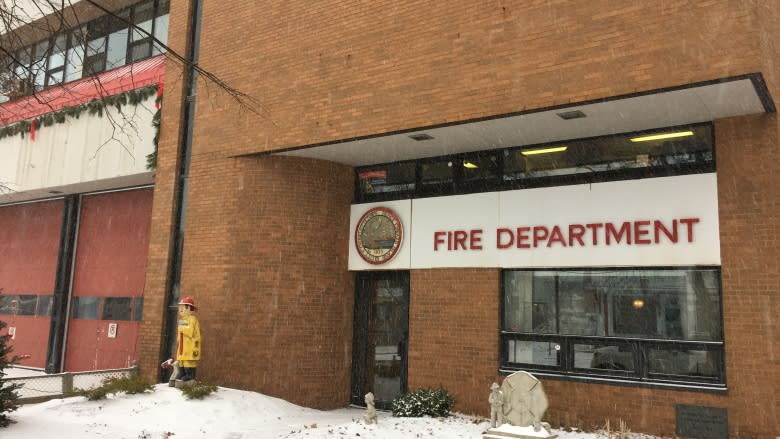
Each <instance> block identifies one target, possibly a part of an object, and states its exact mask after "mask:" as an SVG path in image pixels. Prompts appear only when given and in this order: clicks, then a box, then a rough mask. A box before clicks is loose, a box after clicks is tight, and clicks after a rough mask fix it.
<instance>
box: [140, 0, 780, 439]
mask: <svg viewBox="0 0 780 439" xmlns="http://www.w3.org/2000/svg"><path fill="white" fill-rule="evenodd" d="M190 5H191V2H180V3H177V4H175V5H173V6H172V9H171V27H172V29H174V31H173V32H172V33H171V44H172V45H173V47H174V48H176V49H177V50H179V51H181V52H184V51H185V49H186V47H187V44H188V43H187V41H188V32H183V31H182V32H180V31H181V30H183V29H187V28H188V26H189V25H188V23H189V16H190V9H189V8H190ZM225 10H231V11H241V13H240V14H225V13H224V11H225ZM779 17H780V7H779V6H778V5H777V4H775V3H772V2H753V3H745V2H729V1H708V2H677V3H667V4H664V5H657V4H652V3H648V4H641V5H640V4H637V3H635V2H619V1H617V2H614V1H612V2H611V1H604V2H595V3H594V2H558V1H548V2H536V3H527V2H506V3H498V4H487V3H485V4H477V3H469V2H459V3H458V2H456V3H452V2H446V3H433V2H426V3H422V4H421V3H411V2H409V3H397V2H395V3H392V4H391V3H360V2H325V3H322V2H320V3H318V4H317V5H312V4H310V3H294V2H293V3H290V2H271V3H266V4H264V5H263V7H262V8H261V7H257V6H255V5H254V4H253V3H251V2H242V1H228V2H220V3H219V4H216V3H205V4H204V5H203V10H202V14H201V18H200V22H199V26H200V28H199V29H197V27H196V30H199V34H200V44H199V47H198V53H197V55H198V60H199V64H200V66H201V67H203V68H204V69H207V70H208V71H210V72H213V73H216V74H217V75H220V77H221V78H222V79H223V80H225V81H226V82H227V83H228V84H230V85H232V86H234V87H236V88H238V89H239V90H241V91H242V92H245V93H247V94H249V95H250V96H252V97H254V98H255V99H257V103H256V104H255V106H254V108H255V111H254V112H252V111H247V110H246V109H245V108H242V107H241V105H239V104H238V103H237V102H236V101H235V100H233V99H231V97H229V96H227V95H226V94H225V93H222V92H220V91H219V90H216V89H215V88H214V87H213V86H209V85H208V83H207V82H205V81H203V80H200V81H199V82H198V84H197V93H195V94H196V98H195V102H196V103H195V110H194V120H193V123H192V125H191V126H190V129H191V130H192V144H191V149H190V150H189V151H186V152H185V154H184V155H185V156H187V157H188V159H189V160H191V161H190V162H189V167H188V172H189V174H188V184H189V187H188V188H187V197H186V206H185V208H184V209H185V211H186V221H185V227H184V234H183V236H184V245H183V258H182V260H181V261H179V262H177V263H180V264H181V287H180V288H181V291H182V292H184V293H186V294H188V295H193V296H194V297H195V298H196V300H197V301H198V303H199V305H200V307H201V310H200V311H199V314H200V319H201V324H202V327H203V333H204V337H205V341H204V344H205V348H204V358H203V361H202V364H201V366H200V371H199V374H201V375H200V377H202V378H203V379H205V380H209V381H215V382H220V383H221V384H224V385H228V386H235V387H240V388H247V389H253V390H258V391H261V392H264V393H267V394H271V395H275V396H279V397H283V398H286V399H289V400H291V401H293V402H296V403H300V404H305V405H309V406H315V407H322V408H332V407H339V406H343V405H345V404H347V403H349V402H354V403H360V402H361V398H362V396H361V395H362V393H364V392H365V391H368V390H373V391H374V392H375V393H378V394H380V396H379V399H380V400H383V399H384V400H385V401H387V400H389V399H390V397H391V396H392V394H393V393H394V392H397V391H402V390H413V389H415V388H417V387H421V386H438V385H443V386H445V387H446V388H447V389H449V390H450V391H451V392H452V393H453V394H454V395H455V397H456V398H457V399H458V405H457V407H456V408H457V410H459V411H463V412H467V413H470V412H473V413H481V414H485V413H486V402H485V401H486V395H487V393H488V389H489V385H490V383H491V382H493V381H496V380H500V379H501V377H502V376H503V375H504V374H506V373H508V372H511V371H512V370H518V369H524V370H531V371H533V372H535V373H537V376H540V377H541V378H542V380H543V381H544V385H545V388H546V390H547V391H548V393H549V394H550V400H551V404H552V405H551V409H550V411H549V414H548V416H549V417H551V418H556V419H559V420H566V421H568V422H572V423H575V422H582V423H584V424H586V425H587V424H598V423H603V422H604V420H605V419H606V418H611V419H613V421H614V420H616V419H617V418H622V419H624V420H626V421H627V422H628V425H629V426H630V427H631V428H632V429H633V430H635V431H647V432H654V433H667V434H671V433H673V432H674V431H675V424H676V414H675V413H676V408H677V405H694V406H705V407H711V408H723V409H726V411H727V417H728V430H729V434H730V435H731V436H734V437H737V436H739V437H774V436H775V435H777V434H778V432H780V400H779V399H778V396H777V392H776V391H775V390H774V389H776V388H778V387H780V376H779V375H778V373H779V372H778V371H779V370H780V368H778V364H780V363H778V362H779V361H780V359H779V358H778V354H777V352H778V349H777V348H776V346H777V340H778V339H779V337H778V335H779V334H778V331H779V330H780V329H779V328H780V326H778V325H777V324H776V323H775V321H774V316H775V315H777V314H778V311H780V301H778V296H777V294H778V285H780V282H779V281H780V278H779V277H778V267H777V260H778V258H777V249H776V243H777V236H778V226H777V223H778V221H777V219H778V213H779V211H778V203H777V195H776V190H775V187H776V186H777V184H778V179H777V175H778V170H779V169H778V165H777V163H778V155H779V154H780V144H779V143H778V120H777V114H776V108H775V104H774V100H773V97H776V96H778V93H780V90H778V85H779V83H778V76H777V75H778V73H777V72H778V70H777V68H778V65H777V62H778V61H777V60H778V59H780V58H779V57H778V45H777V44H776V42H775V41H776V40H777V35H778V29H780V27H779V26H778V24H780V23H779V22H778V18H779ZM236 35H241V38H240V39H237V38H236ZM228 48H229V49H228ZM180 78H181V74H180V73H179V72H177V71H174V70H172V69H169V70H168V72H167V78H166V84H167V91H168V95H167V96H168V97H167V105H166V108H165V110H164V114H163V126H164V129H163V135H162V139H161V144H160V162H159V165H158V170H157V178H156V185H155V205H154V210H153V217H152V239H151V247H150V260H149V269H148V271H147V278H146V289H145V297H146V302H145V305H146V306H145V310H144V319H145V320H144V327H143V329H142V346H143V349H144V350H143V353H144V355H142V360H141V362H142V363H141V364H142V366H143V369H144V370H145V371H146V373H147V374H149V375H150V376H151V375H154V374H155V373H156V372H155V371H154V370H155V367H156V364H157V362H158V361H159V360H160V352H161V351H164V343H163V341H162V339H161V334H162V333H163V332H164V330H163V327H162V326H161V325H162V324H163V321H164V319H163V314H164V313H163V311H164V309H165V306H166V304H167V303H169V300H170V299H166V288H167V286H166V285H167V284H168V283H170V282H171V279H170V269H169V266H170V265H171V261H172V259H173V258H174V256H173V255H174V253H175V252H174V251H173V249H174V248H175V245H174V238H172V236H174V235H173V233H172V232H173V231H174V230H175V229H176V227H177V224H178V223H177V222H176V219H175V218H176V215H175V205H176V204H175V196H174V195H175V193H176V188H177V184H176V181H177V177H176V176H177V175H178V174H177V173H180V172H181V171H180V168H179V167H180V166H181V165H182V163H181V160H180V159H179V157H180V156H181V155H182V153H181V146H180V142H179V139H180V137H181V136H182V133H181V130H182V129H183V127H182V118H181V116H180V115H181V110H182V105H183V102H184V101H183V87H184V86H185V85H186V83H185V81H182V80H180ZM583 116H584V117H583ZM659 134H661V135H667V136H668V137H666V138H663V137H662V138H657V137H656V138H649V139H645V141H642V140H640V141H638V142H635V141H633V140H632V139H637V138H641V137H647V136H650V135H659ZM556 148H558V150H557V151H555V149H556ZM560 148H563V149H560ZM541 150H552V151H543V152H542V153H540V151H541ZM534 152H536V153H537V154H535V155H530V154H526V153H531V154H533V153H534ZM376 207H381V208H385V209H390V210H389V211H384V210H382V209H378V210H372V209H373V208H376ZM387 212H390V213H387ZM364 215H367V216H364ZM361 219H362V220H363V221H361ZM371 227H377V230H382V231H384V232H386V233H385V235H382V236H380V235H381V233H380V232H376V231H375V232H370V231H368V229H369V228H371ZM399 227H400V228H402V229H403V236H399V233H397V232H398V229H399ZM356 228H357V229H359V230H357V231H356ZM556 228H557V229H556ZM475 231H476V232H475ZM371 233H374V234H373V235H372V234H371ZM377 233H380V234H379V235H377ZM365 234H367V235H365ZM356 241H357V242H356ZM610 241H611V242H610ZM597 242H598V243H597ZM361 248H362V249H363V253H364V256H365V257H361V256H360V253H361V251H360V249H361ZM388 257H390V259H389V260H387V261H384V259H386V258H388ZM167 300H168V301H167Z"/></svg>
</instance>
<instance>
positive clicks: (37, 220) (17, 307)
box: [0, 200, 63, 368]
mask: <svg viewBox="0 0 780 439" xmlns="http://www.w3.org/2000/svg"><path fill="white" fill-rule="evenodd" d="M62 210H63V201H62V200H57V201H47V202H40V203H28V204H19V205H14V206H8V207H0V288H2V290H3V294H2V295H0V320H3V321H4V322H6V323H7V324H8V328H6V329H4V330H3V333H4V334H5V333H7V332H8V331H9V330H11V331H12V332H13V334H14V336H13V340H12V341H11V345H12V346H13V349H14V354H15V355H24V356H25V358H24V359H22V361H21V362H20V364H23V365H26V366H33V367H41V368H42V367H45V363H46V349H47V343H48V337H49V327H50V325H51V303H52V293H53V291H54V280H55V276H56V270H57V253H58V250H59V242H60V228H61V223H62V213H63V212H62ZM27 356H29V357H27Z"/></svg>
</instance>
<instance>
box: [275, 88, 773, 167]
mask: <svg viewBox="0 0 780 439" xmlns="http://www.w3.org/2000/svg"><path fill="white" fill-rule="evenodd" d="M576 111H579V112H581V113H582V114H584V116H585V117H580V118H573V119H564V118H563V117H562V115H565V113H569V112H576ZM775 111H776V109H775V104H774V102H773V100H772V97H771V96H770V94H769V90H768V89H767V87H766V84H765V82H764V80H763V77H762V75H761V74H760V73H752V74H748V75H742V76H737V77H730V78H723V79H718V80H713V81H706V82H699V83H693V84H686V85H683V86H679V87H673V88H665V89H658V90H651V91H646V92H641V93H633V94H629V95H623V96H615V97H610V98H605V99H599V100H593V101H586V102H581V103H576V104H566V105H560V106H555V107H549V108H543V109H537V110H530V111H520V112H515V113H509V114H501V115H496V116H490V117H485V118H480V119H473V120H466V121H460V122H456V123H447V124H441V125H433V126H427V127H417V128H413V129H408V130H401V131H396V132H391V133H383V134H378V135H372V136H365V137H357V138H352V139H343V140H337V141H333V142H325V143H319V144H314V145H307V146H303V147H297V148H290V149H286V150H281V151H272V152H269V153H268V154H273V155H284V156H293V157H308V158H314V159H321V160H328V161H332V162H338V163H343V164H348V165H352V166H365V165H371V164H379V163H390V162H396V161H402V160H412V159H420V158H425V157H435V156H441V155H448V154H458V153H466V152H475V151H482V150H490V149H497V148H505V147H514V146H525V145H535V144H544V143H551V142H558V141H562V140H571V139H581V138H587V137H596V136H603V135H610V134H618V133H624V132H632V131H643V130H652V129H655V128H663V127H670V126H679V125H688V124H695V123H702V122H710V121H714V120H716V119H722V118H726V117H732V116H744V115H750V114H758V113H771V112H775ZM418 135H425V136H423V137H430V138H429V139H427V140H415V139H414V138H413V136H418Z"/></svg>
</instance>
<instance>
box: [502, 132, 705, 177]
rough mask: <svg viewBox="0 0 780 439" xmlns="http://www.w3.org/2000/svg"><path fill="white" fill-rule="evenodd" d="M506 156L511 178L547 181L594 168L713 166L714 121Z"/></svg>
mask: <svg viewBox="0 0 780 439" xmlns="http://www.w3.org/2000/svg"><path fill="white" fill-rule="evenodd" d="M660 134H663V135H660ZM667 136H668V137H667ZM504 155H505V159H504V160H505V162H506V168H505V173H504V179H505V180H506V181H518V180H533V179H539V180H541V181H544V180H545V179H551V178H555V177H558V178H560V177H564V176H576V175H578V174H594V173H596V174H602V175H610V174H613V175H621V174H623V175H625V173H626V171H629V170H633V172H634V174H635V175H639V176H642V175H648V176H650V175H653V172H647V170H649V169H658V168H669V167H677V168H678V171H684V168H685V167H687V166H691V165H707V164H709V165H711V164H712V162H713V157H712V133H711V127H710V126H709V125H702V126H697V127H692V128H691V127H686V128H680V129H667V130H663V131H662V132H658V133H654V132H650V133H628V134H621V135H616V136H607V137H596V138H592V139H581V140H573V141H567V142H558V143H555V144H549V145H538V146H529V147H522V148H514V149H508V150H506V151H505V152H504ZM681 168H682V169H681ZM642 170H645V172H641V171H642ZM572 180H573V181H576V179H572Z"/></svg>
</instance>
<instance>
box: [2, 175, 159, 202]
mask: <svg viewBox="0 0 780 439" xmlns="http://www.w3.org/2000/svg"><path fill="white" fill-rule="evenodd" d="M153 184H154V172H142V173H138V174H132V175H124V176H119V177H114V178H105V179H101V180H91V181H86V182H81V183H73V184H67V185H62V186H52V187H46V188H40V189H31V190H26V191H20V192H16V191H11V190H9V191H5V190H4V191H2V192H0V206H2V205H11V204H16V203H26V202H31V201H43V200H50V199H57V198H61V197H64V196H66V195H73V194H87V193H99V192H112V191H119V190H126V189H137V188H140V187H144V186H152V185H153Z"/></svg>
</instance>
